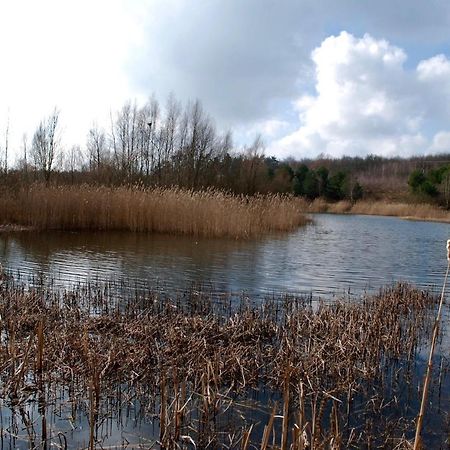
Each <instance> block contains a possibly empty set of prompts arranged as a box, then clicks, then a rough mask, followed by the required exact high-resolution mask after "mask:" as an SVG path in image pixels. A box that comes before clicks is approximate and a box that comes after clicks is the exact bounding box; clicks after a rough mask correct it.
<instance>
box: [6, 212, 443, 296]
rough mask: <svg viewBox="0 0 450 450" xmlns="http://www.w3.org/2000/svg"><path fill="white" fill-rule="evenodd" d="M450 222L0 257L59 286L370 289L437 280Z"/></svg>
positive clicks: (122, 236)
mask: <svg viewBox="0 0 450 450" xmlns="http://www.w3.org/2000/svg"><path fill="white" fill-rule="evenodd" d="M449 231H450V226H449V225H448V224H442V223H432V222H419V221H406V220H401V219H398V218H390V217H375V216H350V215H326V214H317V215H314V216H313V223H312V224H311V225H308V226H306V227H304V228H300V229H298V230H297V231H295V232H292V233H289V234H283V235H276V236H270V237H265V238H262V239H258V240H251V241H234V240H226V239H198V238H191V237H174V236H165V235H151V234H133V233H119V232H107V233H85V232H71V233H68V232H48V233H47V232H45V233H44V232H42V233H36V232H22V233H11V234H4V235H0V262H1V264H2V265H3V266H4V268H6V269H7V270H9V271H11V272H16V271H20V272H21V274H22V275H30V274H33V273H37V272H41V273H43V274H44V275H46V276H48V275H51V276H52V278H55V279H56V280H60V281H62V282H64V283H68V282H74V281H83V280H84V279H91V280H92V279H100V280H102V279H111V278H113V279H127V280H132V281H133V282H135V283H137V284H145V285H147V286H151V287H153V288H158V289H161V290H168V291H176V290H181V289H184V288H186V286H189V285H192V284H193V283H200V284H203V283H212V288H213V289H214V290H216V291H220V292H234V293H236V292H241V291H245V292H246V293H249V294H253V295H254V294H267V293H280V292H291V293H305V292H306V293H312V294H313V295H321V296H325V297H326V296H331V295H334V294H336V295H341V294H343V293H351V294H361V293H363V292H364V291H369V292H373V291H376V290H378V289H379V288H380V287H381V286H383V285H386V284H391V283H392V282H394V281H409V282H412V283H414V284H417V285H419V286H423V287H430V286H434V287H436V288H438V287H439V286H440V285H442V281H443V276H444V272H445V268H446V252H445V244H446V240H447V238H448V237H449V234H450V233H449Z"/></svg>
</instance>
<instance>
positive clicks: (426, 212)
mask: <svg viewBox="0 0 450 450" xmlns="http://www.w3.org/2000/svg"><path fill="white" fill-rule="evenodd" d="M303 207H304V211H309V212H312V213H333V214H346V213H349V214H364V215H374V216H394V217H401V218H404V219H413V220H429V221H438V222H450V211H447V210H445V209H442V208H439V207H437V206H435V205H431V204H428V203H391V202H386V201H371V200H360V201H358V202H356V203H353V204H352V203H351V202H349V201H340V202H337V203H329V202H327V201H325V200H323V199H316V200H314V201H313V202H311V203H310V204H309V206H308V205H304V206H303Z"/></svg>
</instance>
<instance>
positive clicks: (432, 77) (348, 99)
mask: <svg viewBox="0 0 450 450" xmlns="http://www.w3.org/2000/svg"><path fill="white" fill-rule="evenodd" d="M311 57H312V61H313V63H314V65H315V90H316V95H314V96H310V95H309V96H303V97H301V98H299V99H297V100H296V101H295V102H294V108H295V109H296V111H297V112H298V117H299V125H300V126H299V128H298V129H297V130H296V131H294V132H293V133H291V134H288V135H287V136H284V137H283V138H281V139H279V140H278V141H275V142H273V143H272V144H271V146H270V148H269V152H270V153H274V154H277V155H278V156H284V157H285V156H294V157H303V156H307V157H314V156H316V155H318V154H319V153H326V154H330V155H332V156H342V155H366V154H370V153H376V154H382V155H411V154H417V153H424V152H426V151H444V150H448V147H446V146H445V145H443V144H442V141H443V139H444V137H448V136H447V134H446V132H445V130H444V134H443V133H442V130H441V133H438V134H436V136H434V139H433V136H432V134H433V132H432V128H436V126H439V125H443V126H445V124H446V123H447V124H448V126H449V128H450V61H449V60H448V59H447V58H446V57H445V56H444V55H438V56H435V57H433V58H430V59H427V60H423V61H421V62H419V64H418V65H417V68H416V69H415V70H411V69H406V68H405V61H406V59H407V56H406V53H405V52H404V51H403V50H402V49H401V48H399V47H396V46H394V45H392V44H390V43H389V42H387V41H386V40H377V39H375V38H373V37H372V36H370V35H368V34H366V35H364V36H363V37H362V38H356V37H354V36H353V35H351V34H349V33H347V32H342V33H341V34H339V35H338V36H331V37H328V38H326V39H325V40H324V41H323V42H322V44H321V45H320V46H319V47H318V48H316V49H315V50H314V51H313V52H312V55H311ZM430 124H432V126H430ZM431 141H432V142H431Z"/></svg>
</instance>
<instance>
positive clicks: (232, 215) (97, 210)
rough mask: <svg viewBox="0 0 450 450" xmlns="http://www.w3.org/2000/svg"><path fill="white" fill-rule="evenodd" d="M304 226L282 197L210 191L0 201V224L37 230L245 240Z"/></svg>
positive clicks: (59, 191)
mask: <svg viewBox="0 0 450 450" xmlns="http://www.w3.org/2000/svg"><path fill="white" fill-rule="evenodd" d="M305 222H306V218H305V217H304V216H303V215H302V214H301V211H300V204H299V203H298V202H297V201H296V200H295V199H294V198H292V197H288V196H282V195H269V196H254V197H248V198H247V197H244V196H234V195H231V194H227V193H223V192H220V191H215V190H207V191H203V192H194V191H189V190H182V189H177V188H167V189H163V188H155V189H144V188H140V187H120V188H107V187H92V186H88V185H84V186H73V187H71V186H62V187H46V186H43V185H34V186H33V187H31V188H30V189H28V190H21V191H19V192H16V193H11V192H3V193H2V194H1V196H0V223H7V224H11V223H12V224H16V225H20V226H31V227H33V228H35V229H39V230H127V231H137V232H156V233H169V234H183V235H193V236H209V237H221V236H226V237H232V238H247V237H254V236H259V235H262V234H265V233H270V232H277V231H289V230H293V229H295V228H296V227H298V226H299V225H302V224H304V223H305Z"/></svg>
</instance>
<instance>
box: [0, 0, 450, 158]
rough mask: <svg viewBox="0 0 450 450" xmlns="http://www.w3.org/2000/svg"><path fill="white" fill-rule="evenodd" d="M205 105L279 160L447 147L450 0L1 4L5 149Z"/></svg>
mask: <svg viewBox="0 0 450 450" xmlns="http://www.w3.org/2000/svg"><path fill="white" fill-rule="evenodd" d="M170 93H173V94H174V95H175V96H176V97H177V98H178V99H180V100H181V101H188V100H190V99H191V100H192V99H199V100H201V102H202V103H203V105H204V108H205V109H206V110H207V111H208V112H209V113H210V114H211V116H212V117H213V118H214V120H215V123H216V125H217V127H218V128H219V129H220V130H224V131H225V130H229V129H230V130H232V131H233V134H234V140H235V144H236V146H238V147H240V146H244V145H246V144H248V143H250V142H251V141H252V140H253V139H254V138H255V136H257V135H258V134H261V135H262V137H263V140H264V142H265V145H266V154H269V155H274V156H276V157H278V158H280V159H283V158H287V157H294V158H298V159H299V158H305V157H312V158H314V157H316V156H318V155H320V154H322V155H323V154H325V155H328V156H331V157H340V156H342V155H348V156H355V155H359V156H364V155H367V154H378V155H384V156H398V155H400V156H410V155H419V154H430V153H439V152H450V2H448V0H420V1H419V0H377V1H376V2H375V1H369V0H340V1H339V2H338V1H336V0H190V1H188V0H77V1H69V0H14V1H7V0H0V148H1V147H2V146H4V141H5V134H6V129H7V128H8V124H9V141H10V158H11V163H13V162H14V158H17V157H19V155H20V152H21V146H22V140H23V135H24V134H26V135H27V136H28V140H29V141H30V140H31V138H32V135H33V132H34V130H35V128H36V127H37V125H38V124H39V122H40V121H41V120H42V119H44V118H45V117H47V116H48V115H50V114H51V112H52V111H53V110H54V108H55V107H56V108H57V109H58V110H59V111H60V118H61V139H62V143H63V145H64V146H65V147H66V148H69V147H70V146H72V145H74V144H79V145H81V146H82V147H83V146H84V145H85V142H86V135H87V132H88V130H89V128H90V127H91V126H92V125H93V124H94V123H96V124H98V125H100V126H103V127H105V128H108V126H109V123H110V114H111V111H113V112H114V111H116V110H117V109H118V108H120V106H121V105H122V104H124V103H125V102H126V101H127V100H136V101H137V102H138V103H144V102H145V101H146V100H147V99H148V98H149V97H150V96H152V95H155V96H156V97H157V98H158V99H159V100H160V101H161V103H164V101H165V99H166V98H167V96H168V95H169V94H170Z"/></svg>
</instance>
